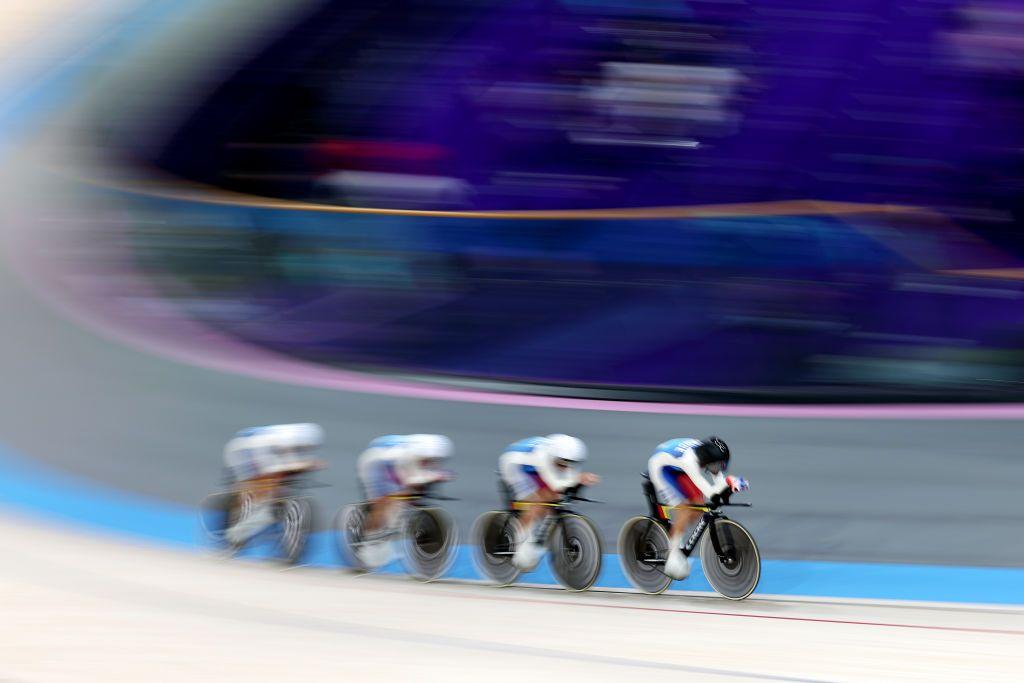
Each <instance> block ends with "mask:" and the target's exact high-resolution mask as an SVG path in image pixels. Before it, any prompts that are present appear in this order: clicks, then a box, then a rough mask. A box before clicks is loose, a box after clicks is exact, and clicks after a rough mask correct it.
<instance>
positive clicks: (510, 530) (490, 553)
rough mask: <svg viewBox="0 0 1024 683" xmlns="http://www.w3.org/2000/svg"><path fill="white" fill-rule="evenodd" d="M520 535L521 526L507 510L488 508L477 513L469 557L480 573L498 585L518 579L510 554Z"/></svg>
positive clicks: (516, 569) (513, 550)
mask: <svg viewBox="0 0 1024 683" xmlns="http://www.w3.org/2000/svg"><path fill="white" fill-rule="evenodd" d="M521 535H522V525H521V524H520V523H519V520H518V519H517V518H516V516H515V515H513V514H512V513H511V512H506V511H504V510H491V511H490V512H485V513H484V514H482V515H480V516H479V517H478V518H477V520H476V522H475V523H474V524H473V533H472V535H471V536H472V539H473V542H474V545H475V548H474V551H473V559H474V561H475V563H476V566H477V569H479V570H480V573H481V574H483V575H484V576H486V577H487V578H489V579H490V580H491V581H493V582H494V583H496V584H498V585H499V586H507V585H509V584H510V583H512V582H513V581H515V580H516V579H518V578H519V574H520V571H519V569H518V568H517V567H516V566H515V565H514V564H513V563H512V555H513V554H514V553H515V551H516V543H517V539H519V538H520V537H521Z"/></svg>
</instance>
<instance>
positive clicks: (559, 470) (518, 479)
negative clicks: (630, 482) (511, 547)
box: [498, 434, 601, 571]
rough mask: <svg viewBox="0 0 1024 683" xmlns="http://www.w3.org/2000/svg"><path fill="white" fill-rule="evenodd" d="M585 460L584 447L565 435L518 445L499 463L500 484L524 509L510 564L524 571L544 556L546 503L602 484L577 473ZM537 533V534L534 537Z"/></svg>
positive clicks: (509, 447)
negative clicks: (543, 530) (523, 504)
mask: <svg viewBox="0 0 1024 683" xmlns="http://www.w3.org/2000/svg"><path fill="white" fill-rule="evenodd" d="M586 459H587V447H586V444H584V443H583V442H582V441H581V440H580V439H577V438H576V437H574V436H569V435H568V434H549V435H548V436H535V437H531V438H529V439H523V440H522V441H517V442H515V443H514V444H512V445H510V446H508V447H507V448H506V449H505V452H504V453H502V455H501V457H500V458H499V459H498V472H499V475H500V476H501V480H502V481H503V482H504V483H505V484H506V485H507V486H508V487H509V488H510V489H511V493H512V498H513V499H514V500H515V501H517V502H525V503H536V505H527V506H526V509H525V511H524V512H523V514H522V515H521V516H520V518H519V521H520V522H521V523H522V536H521V537H520V538H519V539H518V542H517V544H516V552H515V555H514V556H513V558H512V561H513V563H514V564H515V565H516V567H518V568H519V569H521V570H523V571H530V570H531V569H533V568H534V567H536V566H537V563H538V562H539V561H540V558H541V556H542V555H543V554H544V549H543V542H544V539H543V538H542V536H543V533H542V532H541V529H542V525H540V522H541V521H542V520H543V519H544V518H545V517H546V516H547V515H548V513H549V508H548V506H546V505H545V504H546V503H555V502H557V501H558V500H560V498H561V495H562V494H563V493H564V492H565V491H566V489H571V488H573V487H576V486H579V485H583V486H591V485H593V484H597V483H599V482H600V481H601V478H600V477H599V476H597V475H596V474H594V473H592V472H582V471H580V465H582V464H583V462H584V461H585V460H586ZM535 531H536V532H538V533H535Z"/></svg>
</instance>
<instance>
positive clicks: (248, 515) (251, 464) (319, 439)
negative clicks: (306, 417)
mask: <svg viewBox="0 0 1024 683" xmlns="http://www.w3.org/2000/svg"><path fill="white" fill-rule="evenodd" d="M323 441H324V430H323V429H322V428H321V427H320V425H316V424H311V423H301V424H281V425H268V426H265V427H250V428H249V429H243V430H241V431H240V432H238V433H236V434H235V436H234V438H232V439H231V441H229V442H228V443H227V445H226V446H225V447H224V465H225V467H226V468H227V471H228V474H229V476H230V478H231V480H232V483H233V485H234V487H235V490H236V491H237V493H238V494H239V496H238V498H237V499H238V500H245V499H246V498H248V500H249V505H248V506H247V507H246V508H244V509H245V513H244V514H240V515H238V517H237V519H236V520H235V522H234V524H232V525H231V526H230V527H229V528H228V529H227V530H226V531H225V532H224V538H225V539H226V540H227V541H228V543H230V544H232V545H241V544H243V543H245V542H246V541H248V540H249V539H250V538H252V537H253V536H255V535H256V534H257V533H259V532H260V531H262V530H263V529H265V528H267V527H268V526H270V525H271V524H273V523H274V513H273V507H272V503H273V500H274V498H275V497H276V496H277V495H278V492H279V490H280V487H281V484H282V483H283V482H284V480H285V478H286V477H288V476H290V475H294V474H297V473H299V472H304V471H309V470H312V469H316V468H319V467H322V466H323V463H322V461H320V460H317V459H315V458H313V457H312V451H313V450H315V449H316V448H318V447H319V446H321V445H322V444H323Z"/></svg>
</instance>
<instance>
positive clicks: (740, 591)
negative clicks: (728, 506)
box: [700, 519, 761, 600]
mask: <svg viewBox="0 0 1024 683" xmlns="http://www.w3.org/2000/svg"><path fill="white" fill-rule="evenodd" d="M713 536H714V537H715V538H717V539H718V543H717V546H718V547H717V548H716V547H715V545H716V544H715V542H714V538H713ZM700 563H701V566H702V568H703V569H704V576H706V577H707V580H708V583H710V584H711V587H712V588H714V589H715V591H717V592H718V593H719V594H720V595H722V596H723V597H726V598H729V599H730V600H742V599H744V598H746V597H748V596H749V595H750V594H751V593H753V592H754V589H755V588H757V582H758V581H760V580H761V554H760V553H759V552H758V550H757V544H756V543H754V537H753V536H751V535H750V532H749V531H747V530H746V529H745V528H744V527H743V525H741V524H740V523H739V522H734V521H733V520H731V519H716V520H715V521H714V524H713V525H712V526H711V527H710V528H709V529H708V530H707V531H706V532H705V533H704V540H703V541H701V545H700Z"/></svg>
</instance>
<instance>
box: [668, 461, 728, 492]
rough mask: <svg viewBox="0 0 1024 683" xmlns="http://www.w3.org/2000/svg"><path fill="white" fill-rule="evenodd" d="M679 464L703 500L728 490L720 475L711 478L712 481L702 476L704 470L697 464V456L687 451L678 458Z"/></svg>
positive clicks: (723, 478)
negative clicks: (702, 496)
mask: <svg viewBox="0 0 1024 683" xmlns="http://www.w3.org/2000/svg"><path fill="white" fill-rule="evenodd" d="M679 464H680V467H682V469H683V472H685V473H686V476H688V477H689V478H690V480H691V481H692V482H693V483H694V485H696V487H697V488H698V489H700V492H701V493H703V494H704V497H705V498H711V497H712V496H714V495H716V494H720V493H722V491H723V490H725V489H728V488H729V485H728V484H726V483H725V477H722V476H721V475H716V476H714V477H712V481H708V479H707V477H706V476H704V468H703V467H701V466H700V463H699V462H697V456H696V454H694V452H693V451H689V452H688V453H686V455H684V456H683V457H682V458H680V463H679ZM719 478H721V481H719Z"/></svg>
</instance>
